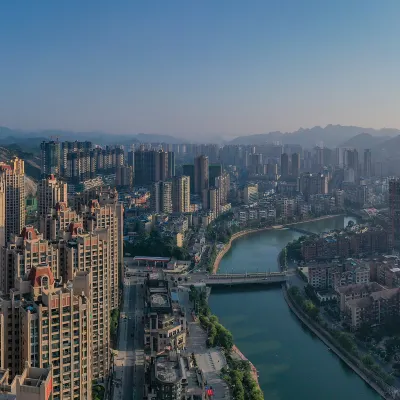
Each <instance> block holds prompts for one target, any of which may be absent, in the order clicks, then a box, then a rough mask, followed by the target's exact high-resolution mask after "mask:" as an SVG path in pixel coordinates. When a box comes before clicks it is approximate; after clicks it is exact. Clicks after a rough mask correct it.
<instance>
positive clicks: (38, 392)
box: [0, 159, 123, 400]
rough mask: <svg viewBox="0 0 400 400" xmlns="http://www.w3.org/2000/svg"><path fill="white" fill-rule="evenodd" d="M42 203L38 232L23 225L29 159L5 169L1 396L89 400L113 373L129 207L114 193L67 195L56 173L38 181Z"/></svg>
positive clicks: (1, 186) (0, 193)
mask: <svg viewBox="0 0 400 400" xmlns="http://www.w3.org/2000/svg"><path fill="white" fill-rule="evenodd" d="M37 200H38V220H37V221H36V226H35V227H34V226H31V225H26V223H25V207H24V204H25V195H24V162H23V161H22V160H19V159H14V160H12V161H11V162H10V163H9V164H5V163H2V164H1V165H0V239H1V244H0V379H1V381H2V383H1V386H0V390H1V391H2V392H6V393H5V395H7V396H8V395H10V396H13V395H14V394H15V393H16V394H17V398H18V399H25V398H26V399H28V398H29V399H38V400H47V399H48V398H49V393H51V396H52V397H51V398H52V399H53V400H57V399H59V400H62V399H89V398H91V388H92V382H94V381H104V380H106V379H107V378H108V376H109V373H110V367H111V365H110V353H111V349H110V320H109V319H110V313H111V311H112V310H114V309H116V308H118V307H119V298H120V295H119V279H120V275H121V272H122V271H123V252H122V251H123V249H122V245H123V243H122V234H123V206H122V205H121V204H120V203H119V201H118V194H117V192H116V191H115V190H112V189H101V188H98V189H93V190H91V191H87V192H84V193H80V194H76V195H75V196H70V195H68V190H67V184H66V183H65V182H62V181H60V180H58V179H57V178H56V177H55V176H54V175H50V176H49V177H47V178H44V179H42V180H41V181H40V182H39V184H38V194H37ZM29 382H31V384H32V385H35V387H34V388H31V391H29V390H26V388H25V386H27V385H28V386H29V385H30V383H29ZM24 391H25V392H26V394H23V393H22V392H24ZM7 393H8V394H7ZM28 393H31V394H28ZM18 396H19V397H18ZM24 396H26V397H24ZM29 396H32V397H29ZM35 396H36V397H35ZM10 398H12V397H10Z"/></svg>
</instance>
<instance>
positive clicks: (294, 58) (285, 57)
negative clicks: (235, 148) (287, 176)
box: [0, 0, 400, 139]
mask: <svg viewBox="0 0 400 400" xmlns="http://www.w3.org/2000/svg"><path fill="white" fill-rule="evenodd" d="M399 16H400V1H398V0H376V1H372V0H333V1H331V0H329V1H328V0H276V1H270V0H260V1H258V0H240V1H239V0H140V1H139V0H127V1H124V0H113V1H111V0H109V1H103V0H93V1H92V0H83V1H82V0H68V1H54V0H51V1H50V0H49V1H48V0H40V1H31V0H25V1H22V0H3V1H2V2H1V3H0V126H8V127H11V128H18V129H24V130H37V129H64V130H74V131H103V132H111V133H139V132H140V133H165V134H172V135H176V136H180V137H186V138H188V139H190V138H193V139H195V138H199V137H201V136H204V137H206V136H209V137H210V136H213V135H220V136H223V137H234V136H238V135H248V134H256V133H265V132H269V131H275V130H281V131H294V130H297V129H298V128H300V127H303V128H307V127H312V126H315V125H321V126H325V125H327V124H341V125H359V126H364V127H372V128H382V127H393V128H400V112H399V110H400V90H399V88H400V51H399V50H400V42H399V37H400V24H399V23H398V20H399Z"/></svg>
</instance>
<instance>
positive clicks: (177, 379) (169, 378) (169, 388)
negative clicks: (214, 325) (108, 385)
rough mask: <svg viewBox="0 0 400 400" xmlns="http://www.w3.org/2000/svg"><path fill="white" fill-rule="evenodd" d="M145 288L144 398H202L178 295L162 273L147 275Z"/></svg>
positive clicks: (200, 378) (200, 380)
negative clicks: (188, 346)
mask: <svg viewBox="0 0 400 400" xmlns="http://www.w3.org/2000/svg"><path fill="white" fill-rule="evenodd" d="M171 286H172V287H171ZM145 289H146V294H145V311H146V313H145V316H144V326H143V327H144V346H145V353H146V364H145V369H146V387H145V393H146V396H147V397H148V398H156V399H161V400H164V399H165V400H167V399H177V400H178V399H183V398H185V399H203V398H204V393H205V391H204V386H205V380H204V377H203V374H202V371H201V370H200V369H199V368H197V367H196V365H195V364H194V360H193V359H192V356H191V354H190V353H188V352H187V351H186V337H187V335H188V327H187V319H186V318H187V315H186V313H185V309H184V307H182V306H181V303H180V298H179V296H178V292H177V291H176V289H175V288H174V287H173V285H172V282H171V280H168V279H166V277H165V276H164V275H163V273H162V272H153V273H150V274H149V276H148V278H147V280H146V286H145Z"/></svg>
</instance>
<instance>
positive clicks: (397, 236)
mask: <svg viewBox="0 0 400 400" xmlns="http://www.w3.org/2000/svg"><path fill="white" fill-rule="evenodd" d="M389 211H390V219H391V224H392V227H391V228H392V229H391V231H392V235H393V239H394V243H395V244H398V243H399V242H400V180H399V179H392V180H390V181H389Z"/></svg>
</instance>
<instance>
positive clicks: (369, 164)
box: [363, 149, 372, 178]
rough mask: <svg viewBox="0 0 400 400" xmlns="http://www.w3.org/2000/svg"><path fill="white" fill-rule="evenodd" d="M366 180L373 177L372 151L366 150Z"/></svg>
mask: <svg viewBox="0 0 400 400" xmlns="http://www.w3.org/2000/svg"><path fill="white" fill-rule="evenodd" d="M363 174H364V178H370V177H371V175H372V157H371V150H370V149H365V150H364V171H363Z"/></svg>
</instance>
